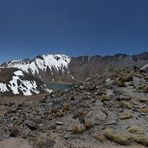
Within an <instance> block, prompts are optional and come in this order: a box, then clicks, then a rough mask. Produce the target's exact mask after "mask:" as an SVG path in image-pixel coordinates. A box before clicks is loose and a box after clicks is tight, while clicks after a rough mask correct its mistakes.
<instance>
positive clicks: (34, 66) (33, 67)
mask: <svg viewBox="0 0 148 148" xmlns="http://www.w3.org/2000/svg"><path fill="white" fill-rule="evenodd" d="M70 61H71V58H69V57H68V56H66V55H61V54H54V55H52V54H48V55H43V56H41V58H39V57H36V58H35V59H34V60H32V61H31V62H30V63H23V62H20V61H18V62H11V63H9V64H8V66H7V67H8V68H12V67H14V68H19V69H21V70H23V71H25V72H27V73H29V71H31V73H32V74H33V75H35V74H36V73H37V74H38V73H39V70H42V71H46V70H47V68H49V69H50V70H51V71H52V68H54V69H55V70H57V71H59V70H62V72H64V70H65V68H67V67H68V64H69V63H70Z"/></svg>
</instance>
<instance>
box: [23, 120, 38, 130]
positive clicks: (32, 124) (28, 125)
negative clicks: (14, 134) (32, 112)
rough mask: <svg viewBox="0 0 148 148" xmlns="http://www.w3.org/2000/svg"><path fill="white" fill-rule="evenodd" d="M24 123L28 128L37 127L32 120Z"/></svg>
mask: <svg viewBox="0 0 148 148" xmlns="http://www.w3.org/2000/svg"><path fill="white" fill-rule="evenodd" d="M25 124H26V125H27V127H28V128H29V129H30V130H36V129H37V125H36V124H35V123H34V122H32V121H29V120H27V121H25Z"/></svg>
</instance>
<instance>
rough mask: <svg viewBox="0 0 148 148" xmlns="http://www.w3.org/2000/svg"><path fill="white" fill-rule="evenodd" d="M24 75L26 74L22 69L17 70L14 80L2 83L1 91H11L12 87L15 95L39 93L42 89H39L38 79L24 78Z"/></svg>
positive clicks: (0, 85)
mask: <svg viewBox="0 0 148 148" xmlns="http://www.w3.org/2000/svg"><path fill="white" fill-rule="evenodd" d="M22 76H24V74H23V72H22V71H21V70H17V71H15V72H14V76H12V80H10V81H9V83H8V84H6V83H0V92H9V89H10V90H12V93H13V94H15V95H17V94H20V93H22V94H23V95H24V96H31V95H33V94H39V93H40V91H38V90H37V83H36V81H34V80H32V81H29V80H23V79H22V78H23V77H22ZM8 88H9V89H8Z"/></svg>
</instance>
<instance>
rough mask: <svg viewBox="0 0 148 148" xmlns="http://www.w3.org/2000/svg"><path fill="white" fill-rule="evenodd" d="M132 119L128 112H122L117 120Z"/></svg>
mask: <svg viewBox="0 0 148 148" xmlns="http://www.w3.org/2000/svg"><path fill="white" fill-rule="evenodd" d="M132 117H133V115H132V114H131V113H129V112H123V113H120V114H119V119H121V120H125V119H130V118H132Z"/></svg>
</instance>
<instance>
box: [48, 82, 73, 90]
mask: <svg viewBox="0 0 148 148" xmlns="http://www.w3.org/2000/svg"><path fill="white" fill-rule="evenodd" d="M74 86H75V84H64V83H63V84H62V83H49V84H48V88H49V89H52V90H64V89H70V88H73V87H74Z"/></svg>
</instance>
